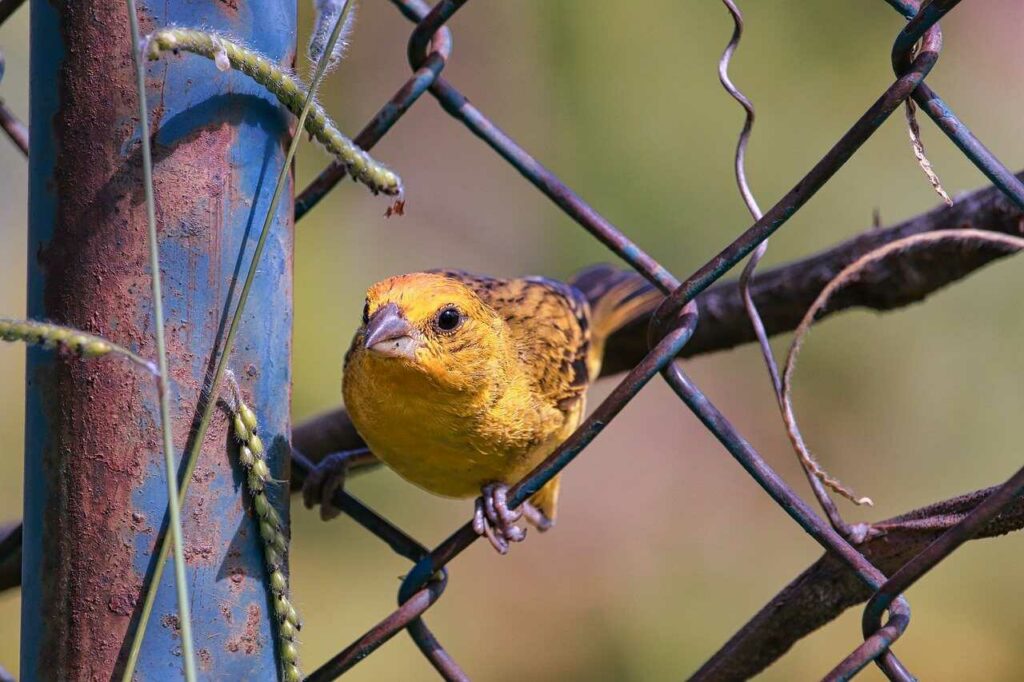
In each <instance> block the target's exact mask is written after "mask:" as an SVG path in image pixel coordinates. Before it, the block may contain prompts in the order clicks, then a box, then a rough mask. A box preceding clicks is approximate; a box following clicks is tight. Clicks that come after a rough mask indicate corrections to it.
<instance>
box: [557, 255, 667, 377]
mask: <svg viewBox="0 0 1024 682" xmlns="http://www.w3.org/2000/svg"><path fill="white" fill-rule="evenodd" d="M570 284H572V286H573V287H575V288H576V289H577V290H579V291H580V293H582V294H583V296H584V297H585V298H586V299H587V303H589V304H590V353H589V357H588V362H587V364H588V365H589V368H590V374H591V378H595V377H596V375H597V374H598V373H599V370H600V367H601V359H602V357H603V356H604V345H605V341H607V340H608V337H609V336H611V335H612V334H614V333H615V332H617V331H618V330H620V329H622V328H623V327H625V326H626V325H628V324H630V323H631V322H634V321H636V320H638V319H641V318H645V317H647V316H648V315H650V314H651V313H652V312H654V309H655V308H657V307H658V305H659V304H660V303H661V301H662V300H663V299H664V294H662V293H661V292H660V291H659V290H658V289H657V288H655V287H654V286H653V285H652V284H651V283H650V282H648V281H647V280H646V279H644V278H643V277H642V276H641V275H639V274H637V273H636V272H634V271H633V270H622V269H619V268H616V267H615V266H613V265H608V264H606V263H605V264H601V265H592V266H590V267H588V268H585V269H583V270H581V271H580V272H578V273H576V275H575V276H573V278H572V280H571V281H570Z"/></svg>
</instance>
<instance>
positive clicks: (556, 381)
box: [343, 266, 660, 520]
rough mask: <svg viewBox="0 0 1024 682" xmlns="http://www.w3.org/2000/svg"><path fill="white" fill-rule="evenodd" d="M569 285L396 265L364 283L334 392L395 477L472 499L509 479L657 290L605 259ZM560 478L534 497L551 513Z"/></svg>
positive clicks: (571, 410)
mask: <svg viewBox="0 0 1024 682" xmlns="http://www.w3.org/2000/svg"><path fill="white" fill-rule="evenodd" d="M577 282H578V283H580V285H581V288H582V289H583V290H584V291H585V292H586V293H584V291H580V289H577V288H576V287H573V286H571V285H566V284H562V283H560V282H555V281H552V280H547V279H542V278H524V279H496V278H490V277H481V276H477V275H470V274H467V273H463V272H454V271H437V272H422V273H414V274H410V275H402V276H399V277H392V278H390V279H387V280H384V281H383V282H380V283H378V284H375V285H374V286H373V287H371V288H370V290H369V291H368V292H367V301H366V309H365V311H364V319H363V325H362V326H361V327H360V328H359V330H358V331H357V332H356V335H355V338H354V339H353V341H352V346H351V348H350V350H349V352H348V354H347V355H346V358H345V373H344V382H343V392H344V398H345V405H346V407H347V409H348V411H349V415H350V416H351V418H352V422H353V424H355V426H356V429H357V430H358V431H359V433H360V435H361V436H362V437H363V438H364V439H365V440H366V442H367V445H369V447H370V449H371V450H372V451H373V452H374V454H376V455H377V457H379V458H380V459H381V460H383V461H384V462H385V463H386V464H388V465H389V466H390V467H391V468H392V469H394V470H395V471H396V472H398V473H399V474H400V475H401V476H402V477H403V478H405V479H407V480H409V481H410V482H412V483H414V484H416V485H418V486H419V487H421V488H424V489H426V490H428V491H430V492H433V493H435V494H438V495H444V496H449V497H471V496H475V495H478V494H479V493H480V490H481V487H482V486H484V485H486V484H489V483H505V484H508V485H512V484H515V483H516V482H518V481H519V480H520V479H521V478H523V477H524V476H525V475H526V474H527V473H529V471H530V470H531V469H533V468H534V467H535V466H536V465H537V464H539V463H540V462H541V461H542V460H543V459H544V458H545V457H547V456H548V455H549V454H550V453H551V452H552V451H553V450H554V449H555V448H556V447H557V446H558V445H559V444H560V443H562V442H563V441H564V440H565V439H566V438H567V437H568V436H569V435H570V434H571V433H572V432H573V430H575V428H576V427H577V426H578V425H579V423H580V421H581V420H582V418H583V413H584V406H585V393H586V389H587V387H588V385H589V383H590V382H591V381H592V380H593V379H595V378H596V377H597V375H598V373H599V371H600V361H601V351H602V349H603V346H604V341H605V339H606V338H607V337H608V335H610V334H611V333H613V332H614V331H615V330H616V329H618V328H620V327H621V326H622V325H624V324H626V323H628V322H629V321H631V320H633V319H634V318H635V317H637V316H638V315H641V314H643V313H645V312H648V311H649V310H650V309H651V307H653V305H655V304H656V303H657V301H658V300H660V296H659V295H658V294H657V293H656V292H655V291H653V290H652V289H651V288H650V287H649V286H648V285H646V283H645V282H644V281H643V280H642V279H641V278H639V276H637V275H635V274H627V273H623V272H620V271H618V270H615V269H613V268H611V267H608V266H598V267H596V268H592V269H590V270H589V271H586V272H584V273H582V274H581V275H580V276H579V277H578V278H577ZM557 498H558V479H557V478H555V479H554V480H552V481H551V482H550V483H548V485H547V486H545V487H544V488H543V489H541V490H540V491H539V492H538V493H537V494H536V495H535V496H534V497H533V498H532V499H531V502H532V503H533V504H534V505H535V506H536V507H537V508H539V509H540V510H541V511H542V512H543V513H544V515H545V516H546V517H547V518H548V519H550V520H553V519H554V517H555V512H556V505H557Z"/></svg>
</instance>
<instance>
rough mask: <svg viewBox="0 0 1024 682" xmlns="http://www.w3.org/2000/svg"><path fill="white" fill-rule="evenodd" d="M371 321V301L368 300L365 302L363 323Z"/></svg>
mask: <svg viewBox="0 0 1024 682" xmlns="http://www.w3.org/2000/svg"><path fill="white" fill-rule="evenodd" d="M369 322H370V302H369V301H367V302H366V303H364V304H363V324H368V323H369Z"/></svg>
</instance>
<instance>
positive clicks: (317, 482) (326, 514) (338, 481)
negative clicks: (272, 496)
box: [302, 452, 351, 521]
mask: <svg viewBox="0 0 1024 682" xmlns="http://www.w3.org/2000/svg"><path fill="white" fill-rule="evenodd" d="M350 459H351V458H350V457H349V453H348V452H336V453H334V454H332V455H328V456H327V457H325V458H324V459H323V460H321V461H320V463H319V464H317V466H316V468H315V469H313V470H312V471H311V472H309V474H308V475H307V476H306V480H305V481H303V483H302V501H303V503H304V504H305V505H306V509H312V508H313V507H315V506H316V505H318V504H319V505H320V518H321V519H323V520H324V521H330V520H331V519H333V518H334V517H336V516H338V515H339V514H341V510H340V509H338V508H337V507H336V506H334V502H333V499H334V493H336V492H337V491H339V490H341V489H343V488H344V487H345V478H346V476H347V475H348V469H349V460H350Z"/></svg>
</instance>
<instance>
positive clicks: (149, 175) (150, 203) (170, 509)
mask: <svg viewBox="0 0 1024 682" xmlns="http://www.w3.org/2000/svg"><path fill="white" fill-rule="evenodd" d="M126 5H127V7H128V23H129V26H130V27H131V40H132V44H131V53H132V63H133V64H134V65H135V85H136V89H137V90H138V93H137V94H138V101H139V141H140V144H141V145H142V184H143V188H144V189H145V195H146V232H147V238H148V241H149V269H150V281H151V282H152V290H153V318H154V322H155V325H156V361H157V368H158V370H159V374H158V376H157V382H156V386H157V392H158V394H159V396H160V432H161V435H162V437H163V450H164V468H165V472H164V473H165V476H166V479H167V513H168V515H169V516H170V538H171V544H172V546H173V550H174V586H175V589H176V590H177V593H178V619H179V621H180V627H181V657H182V665H183V667H184V669H185V679H186V680H188V682H194V680H195V679H196V660H195V651H194V647H193V644H192V613H191V607H190V605H189V598H188V582H187V580H186V575H185V549H184V541H183V540H182V536H183V533H182V530H181V504H180V502H179V500H178V477H177V471H176V467H175V457H174V442H173V438H172V435H171V408H170V400H171V395H170V374H169V373H168V371H167V345H166V342H165V338H166V337H165V334H164V307H163V293H162V291H161V286H160V243H159V241H158V237H157V233H156V202H155V201H154V199H153V158H152V155H151V154H150V149H149V107H148V106H147V105H146V70H145V67H144V65H143V62H142V54H141V53H140V51H139V19H138V15H137V14H136V10H135V0H126ZM142 628H143V629H145V623H143V625H142ZM129 679H130V678H129Z"/></svg>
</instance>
